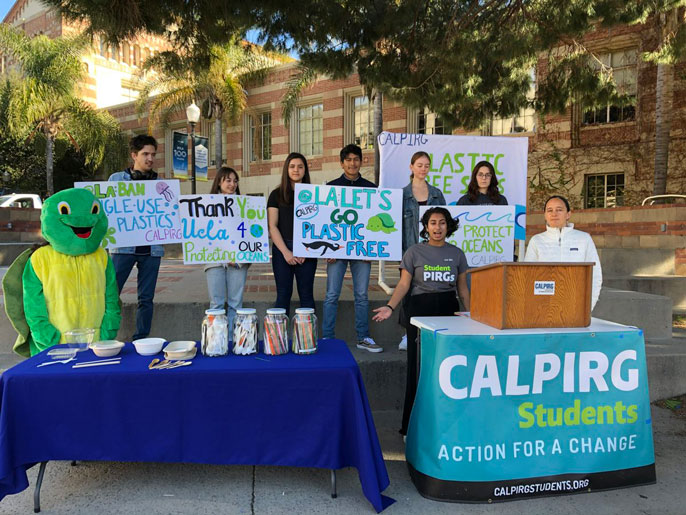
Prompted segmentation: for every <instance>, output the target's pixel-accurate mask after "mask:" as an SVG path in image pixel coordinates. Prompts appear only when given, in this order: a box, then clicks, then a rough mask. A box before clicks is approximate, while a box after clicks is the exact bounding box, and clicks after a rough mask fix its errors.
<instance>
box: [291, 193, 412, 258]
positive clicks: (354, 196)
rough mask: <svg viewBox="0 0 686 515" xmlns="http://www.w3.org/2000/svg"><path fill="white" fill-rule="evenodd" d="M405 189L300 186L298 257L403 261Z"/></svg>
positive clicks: (295, 248)
mask: <svg viewBox="0 0 686 515" xmlns="http://www.w3.org/2000/svg"><path fill="white" fill-rule="evenodd" d="M401 210H402V190H397V189H388V188H378V189H377V188H351V187H347V186H326V185H313V184H296V186H295V213H294V218H293V254H294V255H295V256H297V257H311V258H336V259H366V260H375V261H378V260H382V261H388V260H391V261H399V260H400V259H401V257H402V251H401V247H402V216H401Z"/></svg>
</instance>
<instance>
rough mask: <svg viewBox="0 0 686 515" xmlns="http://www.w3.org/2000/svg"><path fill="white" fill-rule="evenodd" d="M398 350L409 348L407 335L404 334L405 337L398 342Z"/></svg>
mask: <svg viewBox="0 0 686 515" xmlns="http://www.w3.org/2000/svg"><path fill="white" fill-rule="evenodd" d="M398 350H407V335H406V334H403V339H402V340H400V343H399V344H398Z"/></svg>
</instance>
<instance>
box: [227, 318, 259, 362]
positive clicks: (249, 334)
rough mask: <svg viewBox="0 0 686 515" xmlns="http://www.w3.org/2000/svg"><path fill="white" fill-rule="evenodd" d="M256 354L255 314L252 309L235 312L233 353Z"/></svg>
mask: <svg viewBox="0 0 686 515" xmlns="http://www.w3.org/2000/svg"><path fill="white" fill-rule="evenodd" d="M256 352H257V314H256V312H255V310H254V309H253V308H242V309H237V310H236V318H234V321H233V353H234V354H240V355H247V354H255V353H256Z"/></svg>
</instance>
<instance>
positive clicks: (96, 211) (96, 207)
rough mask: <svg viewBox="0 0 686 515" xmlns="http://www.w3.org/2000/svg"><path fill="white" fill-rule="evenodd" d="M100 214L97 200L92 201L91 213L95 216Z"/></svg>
mask: <svg viewBox="0 0 686 515" xmlns="http://www.w3.org/2000/svg"><path fill="white" fill-rule="evenodd" d="M99 212H100V203H99V202H98V201H97V200H94V201H93V207H92V208H91V213H93V214H94V215H97V214H98V213H99Z"/></svg>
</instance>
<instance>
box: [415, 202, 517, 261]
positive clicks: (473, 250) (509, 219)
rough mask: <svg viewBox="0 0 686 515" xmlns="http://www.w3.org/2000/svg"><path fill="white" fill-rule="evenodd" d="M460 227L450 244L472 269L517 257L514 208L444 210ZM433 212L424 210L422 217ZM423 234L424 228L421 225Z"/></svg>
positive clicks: (466, 207)
mask: <svg viewBox="0 0 686 515" xmlns="http://www.w3.org/2000/svg"><path fill="white" fill-rule="evenodd" d="M443 207H445V208H446V209H447V210H448V211H450V214H451V215H452V217H453V218H458V219H459V223H460V225H459V227H458V229H457V231H455V233H454V234H453V235H452V236H450V238H448V240H447V241H448V243H451V244H453V245H455V246H456V247H459V248H461V249H462V251H463V252H464V253H465V256H466V257H467V264H469V266H470V267H477V266H483V265H489V264H491V263H499V262H500V261H512V259H513V254H514V233H515V207H514V206H443ZM427 209H429V207H426V206H420V208H419V215H420V217H421V216H422V215H423V214H424V212H425V211H426V210H427ZM419 230H420V231H421V230H422V224H421V223H420V224H419Z"/></svg>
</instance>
